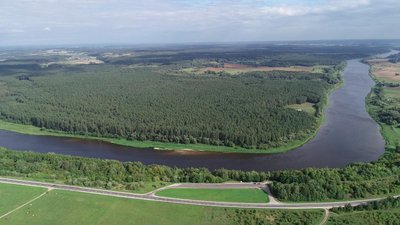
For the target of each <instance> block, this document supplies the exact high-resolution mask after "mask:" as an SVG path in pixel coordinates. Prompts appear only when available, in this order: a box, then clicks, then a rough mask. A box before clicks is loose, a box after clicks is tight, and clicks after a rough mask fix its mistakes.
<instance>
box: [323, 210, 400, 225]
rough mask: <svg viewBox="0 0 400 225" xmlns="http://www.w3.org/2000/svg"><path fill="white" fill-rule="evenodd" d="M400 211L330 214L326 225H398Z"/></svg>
mask: <svg viewBox="0 0 400 225" xmlns="http://www.w3.org/2000/svg"><path fill="white" fill-rule="evenodd" d="M399 221H400V209H398V208H397V209H390V210H374V211H359V212H349V213H340V214H336V213H331V215H330V217H329V219H328V222H327V223H326V224H327V225H342V224H351V225H367V224H371V225H375V224H393V225H394V224H399Z"/></svg>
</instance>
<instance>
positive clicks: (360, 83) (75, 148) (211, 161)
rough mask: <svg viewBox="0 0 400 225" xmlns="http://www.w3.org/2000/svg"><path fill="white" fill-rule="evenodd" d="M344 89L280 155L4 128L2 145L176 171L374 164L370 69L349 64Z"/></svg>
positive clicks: (379, 143)
mask: <svg viewBox="0 0 400 225" xmlns="http://www.w3.org/2000/svg"><path fill="white" fill-rule="evenodd" d="M343 77H344V85H343V86H342V87H340V88H338V89H337V90H335V91H334V92H333V93H332V94H330V96H329V105H328V106H327V107H326V109H325V111H324V116H325V121H324V123H323V125H322V127H321V128H320V130H319V131H318V133H317V134H316V136H315V137H314V138H313V139H312V140H311V141H309V142H308V143H306V144H305V145H303V146H301V147H299V148H297V149H294V150H292V151H289V152H286V153H280V154H273V155H268V154H239V153H213V152H195V151H159V150H153V149H137V148H132V147H125V146H119V145H114V144H110V143H105V142H101V141H96V140H82V139H76V138H64V137H51V136H34V135H25V134H19V133H15V132H10V131H4V130H0V146H3V147H6V148H10V149H14V150H31V151H34V152H44V153H46V152H54V153H59V154H66V155H75V156H84V157H95V158H105V159H115V160H120V161H140V162H143V163H144V164H163V165H169V166H177V167H206V168H209V169H217V168H227V169H240V170H258V171H272V170H282V169H299V168H305V167H318V168H321V167H343V166H346V165H348V164H350V163H354V162H370V161H375V160H377V159H378V158H379V156H381V155H382V154H383V152H384V146H385V142H384V140H383V138H382V136H381V135H380V133H379V126H378V125H377V124H376V123H375V121H374V120H373V119H372V118H371V117H370V116H369V114H368V113H367V112H366V109H365V97H366V96H367V94H368V93H369V92H370V90H371V88H372V87H373V86H374V82H373V80H372V79H371V78H370V76H369V66H368V65H366V64H363V63H361V62H359V60H356V59H354V60H348V61H347V66H346V68H345V70H344V72H343Z"/></svg>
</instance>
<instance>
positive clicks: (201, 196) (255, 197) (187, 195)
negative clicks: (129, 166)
mask: <svg viewBox="0 0 400 225" xmlns="http://www.w3.org/2000/svg"><path fill="white" fill-rule="evenodd" d="M156 195H158V196H163V197H170V198H183V199H193V200H205V201H218V202H248V203H266V202H268V195H267V194H266V193H265V192H264V191H262V190H260V189H256V188H254V189H194V188H173V189H165V190H161V191H158V192H157V193H156Z"/></svg>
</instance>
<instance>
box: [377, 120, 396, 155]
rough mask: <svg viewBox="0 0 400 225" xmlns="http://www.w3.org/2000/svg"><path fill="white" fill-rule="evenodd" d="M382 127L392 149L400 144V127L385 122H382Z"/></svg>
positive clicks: (387, 143)
mask: <svg viewBox="0 0 400 225" xmlns="http://www.w3.org/2000/svg"><path fill="white" fill-rule="evenodd" d="M381 128H382V129H381V133H382V136H383V138H384V139H385V140H386V146H387V147H388V148H390V149H394V148H396V146H397V145H399V144H400V128H398V127H393V126H390V125H387V124H383V123H381Z"/></svg>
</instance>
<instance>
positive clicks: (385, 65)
mask: <svg viewBox="0 0 400 225" xmlns="http://www.w3.org/2000/svg"><path fill="white" fill-rule="evenodd" d="M368 63H369V64H370V65H371V66H372V68H371V73H372V74H373V75H374V76H375V77H376V78H377V79H378V80H382V81H386V82H400V63H399V62H397V63H392V62H389V61H388V60H387V59H375V60H369V61H368Z"/></svg>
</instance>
